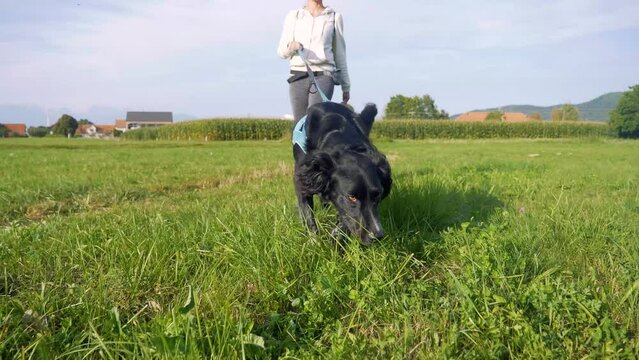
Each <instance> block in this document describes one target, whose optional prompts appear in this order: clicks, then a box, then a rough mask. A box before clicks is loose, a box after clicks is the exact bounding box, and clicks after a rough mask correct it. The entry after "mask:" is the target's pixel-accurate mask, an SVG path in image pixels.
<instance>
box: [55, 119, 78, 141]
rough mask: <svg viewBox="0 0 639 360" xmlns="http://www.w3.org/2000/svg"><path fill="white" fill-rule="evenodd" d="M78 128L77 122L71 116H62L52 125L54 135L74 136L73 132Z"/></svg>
mask: <svg viewBox="0 0 639 360" xmlns="http://www.w3.org/2000/svg"><path fill="white" fill-rule="evenodd" d="M77 128H78V121H77V120H76V119H75V118H74V117H73V116H71V115H67V114H64V115H62V116H61V117H60V119H58V122H57V123H55V125H53V129H52V130H53V133H54V134H56V135H64V136H67V135H69V134H70V135H71V136H73V134H75V130H76V129H77Z"/></svg>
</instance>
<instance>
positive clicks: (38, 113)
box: [0, 105, 197, 126]
mask: <svg viewBox="0 0 639 360" xmlns="http://www.w3.org/2000/svg"><path fill="white" fill-rule="evenodd" d="M135 110H138V109H130V110H127V109H124V108H116V107H110V106H92V107H91V108H89V110H87V111H74V110H71V109H68V108H51V109H48V110H47V109H46V108H43V107H40V106H36V105H0V123H25V124H27V126H44V125H46V124H47V112H48V117H49V123H50V125H53V124H54V123H55V122H56V121H58V119H59V118H60V116H62V114H69V115H71V116H73V117H74V118H76V119H77V120H80V119H87V120H89V121H91V122H92V123H94V124H104V125H107V124H113V123H115V120H116V119H124V118H125V117H126V112H127V111H135ZM160 110H165V109H160ZM149 111H151V110H149ZM196 118H197V116H195V115H190V114H182V113H173V121H182V120H190V119H196Z"/></svg>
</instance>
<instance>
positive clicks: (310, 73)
mask: <svg viewBox="0 0 639 360" xmlns="http://www.w3.org/2000/svg"><path fill="white" fill-rule="evenodd" d="M297 55H298V56H299V57H300V58H301V59H302V61H304V65H306V72H307V73H308V77H309V78H310V79H311V82H312V83H313V85H315V89H317V92H319V94H320V96H321V97H322V101H323V102H329V101H331V100H329V98H328V96H326V94H324V92H323V91H322V89H321V88H320V87H319V84H318V83H317V80H316V79H315V74H313V70H312V69H311V65H310V64H309V63H308V60H306V57H304V48H303V47H301V48H299V49H297Z"/></svg>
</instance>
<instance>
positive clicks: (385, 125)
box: [123, 119, 613, 141]
mask: <svg viewBox="0 0 639 360" xmlns="http://www.w3.org/2000/svg"><path fill="white" fill-rule="evenodd" d="M292 125H293V124H292V122H291V121H288V120H277V119H212V120H199V121H189V122H183V123H177V124H173V125H168V126H162V127H156V128H142V129H137V130H133V131H128V132H126V133H124V134H123V137H124V138H125V139H129V140H197V141H216V140H281V139H286V138H289V137H290V135H291V128H292ZM371 136H372V137H373V138H376V139H487V138H585V137H610V136H613V134H612V133H611V131H610V128H609V126H607V125H606V124H604V123H594V122H568V121H565V122H533V121H531V122H525V123H503V122H456V121H446V120H384V121H377V122H375V125H374V126H373V130H372V134H371Z"/></svg>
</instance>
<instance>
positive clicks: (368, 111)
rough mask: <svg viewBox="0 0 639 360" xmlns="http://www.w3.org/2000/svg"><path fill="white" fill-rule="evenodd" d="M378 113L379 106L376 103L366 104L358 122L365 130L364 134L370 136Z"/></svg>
mask: <svg viewBox="0 0 639 360" xmlns="http://www.w3.org/2000/svg"><path fill="white" fill-rule="evenodd" d="M376 115H377V106H375V104H372V103H371V104H366V107H364V110H362V112H361V113H360V114H359V116H358V117H357V122H358V123H359V127H360V128H361V129H362V131H363V132H364V135H366V136H367V137H368V135H369V134H370V133H371V129H372V128H373V121H375V116H376Z"/></svg>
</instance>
